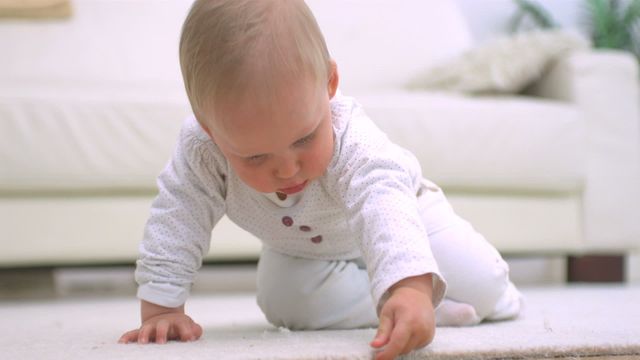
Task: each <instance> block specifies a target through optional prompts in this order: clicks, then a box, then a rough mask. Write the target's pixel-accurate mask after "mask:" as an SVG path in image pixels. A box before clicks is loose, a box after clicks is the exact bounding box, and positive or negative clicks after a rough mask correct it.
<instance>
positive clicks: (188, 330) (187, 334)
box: [176, 321, 202, 341]
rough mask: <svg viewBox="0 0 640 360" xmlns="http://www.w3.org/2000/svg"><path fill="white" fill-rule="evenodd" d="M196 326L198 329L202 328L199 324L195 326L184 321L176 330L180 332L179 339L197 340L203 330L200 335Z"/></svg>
mask: <svg viewBox="0 0 640 360" xmlns="http://www.w3.org/2000/svg"><path fill="white" fill-rule="evenodd" d="M193 325H195V326H193ZM196 326H197V328H200V326H199V325H198V324H195V323H193V322H186V321H183V322H180V323H178V324H176V328H177V330H178V337H179V338H180V340H182V341H195V340H197V339H198V338H199V337H200V335H202V329H200V333H199V334H198V333H197V328H196Z"/></svg>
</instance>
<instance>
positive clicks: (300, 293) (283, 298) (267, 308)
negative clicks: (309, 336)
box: [257, 281, 322, 330]
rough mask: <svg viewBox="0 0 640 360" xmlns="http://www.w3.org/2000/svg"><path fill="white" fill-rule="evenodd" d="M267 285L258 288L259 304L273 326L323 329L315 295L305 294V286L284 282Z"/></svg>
mask: <svg viewBox="0 0 640 360" xmlns="http://www.w3.org/2000/svg"><path fill="white" fill-rule="evenodd" d="M265 285H266V284H265ZM265 285H261V286H260V285H259V286H258V295H257V302H258V306H259V307H260V309H261V310H262V312H263V313H264V315H265V317H266V318H267V320H268V321H269V322H270V323H271V324H273V325H274V326H278V327H280V326H283V327H286V328H289V329H293V330H315V329H319V328H321V327H322V326H321V324H320V323H321V321H320V320H321V316H322V314H318V311H317V309H316V308H317V307H316V306H314V300H313V294H312V293H309V292H305V291H304V288H303V287H302V285H303V284H297V283H296V282H294V281H283V282H281V283H278V284H268V285H266V286H265Z"/></svg>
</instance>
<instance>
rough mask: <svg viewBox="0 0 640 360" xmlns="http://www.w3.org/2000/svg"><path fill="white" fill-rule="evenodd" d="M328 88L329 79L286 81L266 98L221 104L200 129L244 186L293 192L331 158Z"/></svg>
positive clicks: (321, 170)
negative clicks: (324, 83) (322, 81)
mask: <svg viewBox="0 0 640 360" xmlns="http://www.w3.org/2000/svg"><path fill="white" fill-rule="evenodd" d="M335 85H336V87H337V75H336V82H335ZM334 94H335V88H334V87H332V85H331V82H330V85H329V86H328V88H327V87H325V88H322V87H320V86H316V85H315V84H313V85H310V84H300V83H297V84H292V85H290V86H287V87H286V89H285V90H284V91H282V94H281V96H277V97H276V99H275V100H273V101H270V102H265V101H261V100H260V99H249V101H243V102H241V103H236V104H226V105H223V106H222V107H220V108H219V110H218V111H217V112H216V114H215V120H213V121H210V122H209V128H208V129H205V131H207V133H209V136H211V138H212V139H213V141H214V142H215V143H216V144H217V145H218V147H219V148H220V150H221V151H222V153H223V154H224V156H225V157H226V158H227V160H228V161H229V163H230V165H231V167H232V168H233V170H234V171H235V172H236V174H238V176H239V177H240V179H241V180H242V181H243V182H244V183H245V184H247V185H248V186H250V187H252V188H253V189H255V190H257V191H259V192H262V193H272V192H281V193H285V194H294V193H298V192H301V191H302V190H304V188H305V186H306V185H307V184H308V183H309V182H311V181H313V180H314V179H317V178H319V177H321V176H322V175H323V174H324V172H325V170H326V169H327V166H328V165H329V162H330V161H331V158H332V155H333V146H334V137H333V136H334V135H333V127H332V122H331V108H330V105H329V100H330V99H331V98H332V97H333V95H334Z"/></svg>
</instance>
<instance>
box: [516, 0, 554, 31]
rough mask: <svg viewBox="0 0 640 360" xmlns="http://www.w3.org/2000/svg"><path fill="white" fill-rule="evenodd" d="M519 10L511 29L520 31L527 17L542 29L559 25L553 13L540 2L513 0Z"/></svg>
mask: <svg viewBox="0 0 640 360" xmlns="http://www.w3.org/2000/svg"><path fill="white" fill-rule="evenodd" d="M513 2H514V3H515V5H516V6H517V7H518V12H517V13H516V15H515V16H514V17H513V18H512V20H511V25H510V28H511V31H512V32H515V31H518V30H519V28H520V27H521V25H522V23H523V21H524V20H525V19H531V20H532V21H533V23H534V24H535V26H537V27H539V28H542V29H550V28H556V27H558V24H557V23H556V21H555V20H554V19H553V17H552V16H551V14H550V13H549V12H548V11H547V10H546V9H545V8H544V7H542V6H541V5H540V4H538V3H536V2H534V1H531V0H513Z"/></svg>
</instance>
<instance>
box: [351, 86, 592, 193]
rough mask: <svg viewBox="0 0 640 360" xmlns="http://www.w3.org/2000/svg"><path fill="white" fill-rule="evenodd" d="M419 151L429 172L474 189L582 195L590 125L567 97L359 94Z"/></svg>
mask: <svg viewBox="0 0 640 360" xmlns="http://www.w3.org/2000/svg"><path fill="white" fill-rule="evenodd" d="M358 99H359V101H360V102H361V103H362V104H363V105H364V108H365V111H366V112H367V113H368V114H369V116H370V117H371V118H372V119H373V120H374V121H375V122H376V123H377V124H378V125H379V126H380V127H381V128H382V129H383V130H384V131H385V132H387V134H388V135H389V137H390V138H391V139H392V140H394V141H396V142H397V143H399V144H402V145H403V146H405V147H407V148H408V149H410V150H411V151H413V152H414V153H415V154H416V155H417V156H418V159H419V160H420V163H421V165H422V168H423V169H422V170H423V173H424V174H425V176H427V177H429V178H431V179H432V180H434V181H436V182H437V183H438V184H440V185H441V186H443V187H445V188H455V189H457V190H469V191H483V190H496V191H525V192H529V191H544V192H575V191H579V190H580V189H581V188H582V186H583V183H584V179H585V173H586V168H585V166H586V164H585V161H586V160H585V159H586V153H585V151H586V144H585V141H586V138H585V126H586V124H585V122H584V121H583V119H582V117H581V114H580V112H579V111H578V110H577V109H576V108H574V107H572V106H569V105H566V104H564V103H560V102H552V101H543V100H537V99H536V100H534V99H529V98H524V97H522V98H517V97H484V98H483V97H480V98H473V97H465V96H462V95H459V96H455V95H451V94H446V95H445V94H438V93H427V92H415V93H411V92H395V93H387V94H378V95H368V96H360V97H358Z"/></svg>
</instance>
